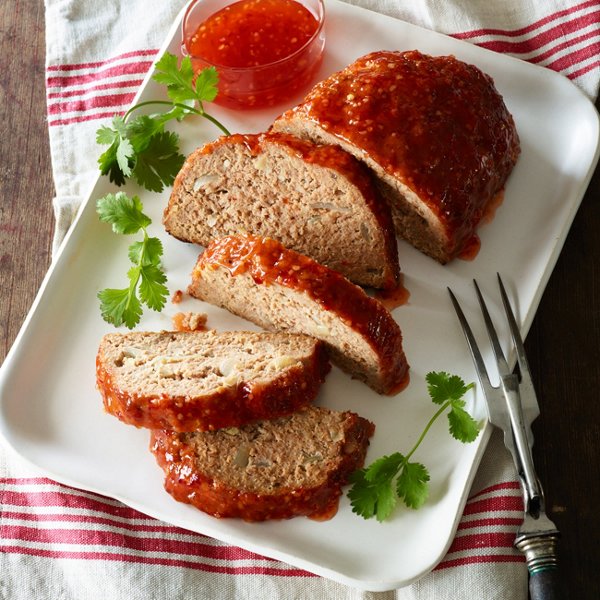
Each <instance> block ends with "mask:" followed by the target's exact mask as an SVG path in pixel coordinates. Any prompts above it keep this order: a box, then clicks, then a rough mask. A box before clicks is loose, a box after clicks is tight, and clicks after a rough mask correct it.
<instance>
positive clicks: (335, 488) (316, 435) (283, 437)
mask: <svg viewBox="0 0 600 600" xmlns="http://www.w3.org/2000/svg"><path fill="white" fill-rule="evenodd" d="M373 432H374V425H373V424H372V423H370V422H369V421H367V420H366V419H363V418H362V417H359V416H358V415H356V414H354V413H351V412H336V411H333V410H328V409H326V408H319V407H315V406H311V407H308V408H306V409H303V410H301V411H299V412H297V413H295V414H293V415H291V416H290V417H285V418H282V419H277V420H269V421H260V422H257V423H254V424H250V425H246V426H244V427H241V428H239V429H238V428H228V429H221V430H219V431H208V432H194V433H177V432H173V431H153V432H152V439H151V445H150V448H151V450H152V452H153V453H154V455H155V456H156V459H157V462H158V463H159V465H160V466H161V467H162V468H163V469H164V471H165V475H166V477H165V489H166V490H167V492H169V494H171V495H172V496H173V497H174V498H175V499H176V500H178V501H180V502H187V503H189V504H192V505H193V506H195V507H197V508H199V509H200V510H202V511H204V512H206V513H208V514H210V515H213V516H215V517H238V518H242V519H245V520H247V521H264V520H267V519H288V518H290V517H295V516H300V515H305V516H308V517H310V518H313V519H317V520H324V519H328V518H331V517H332V516H334V514H335V513H336V511H337V507H338V502H339V497H340V495H341V487H342V486H343V485H344V484H345V483H346V482H347V480H348V475H349V474H350V473H351V472H353V471H354V470H356V469H359V468H361V467H362V466H363V463H364V460H365V454H366V452H367V447H368V445H369V438H370V437H371V436H372V435H373Z"/></svg>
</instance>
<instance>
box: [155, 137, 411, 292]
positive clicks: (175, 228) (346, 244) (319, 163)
mask: <svg viewBox="0 0 600 600" xmlns="http://www.w3.org/2000/svg"><path fill="white" fill-rule="evenodd" d="M163 222H164V225H165V228H166V230H167V231H168V232H169V233H170V234H172V235H173V236H175V237H176V238H179V239H180V240H184V241H187V242H195V243H197V244H200V245H202V246H207V245H208V244H209V243H210V242H211V240H213V239H215V238H217V237H222V236H224V235H230V234H236V233H240V232H248V233H253V234H256V235H262V236H269V237H272V238H274V239H277V240H279V241H280V242H282V243H283V244H284V245H285V246H287V247H289V248H292V249H293V250H296V251H298V252H302V253H303V254H306V255H308V256H310V257H312V258H314V259H315V260H317V261H318V262H320V263H322V264H325V265H327V266H328V267H330V268H332V269H335V270H336V271H340V272H341V273H343V274H344V275H345V276H346V277H348V278H349V279H350V280H351V281H354V282H355V283H358V284H361V285H367V286H373V287H377V288H393V287H395V286H396V285H397V283H398V279H399V267H398V251H397V246H396V234H395V232H394V226H393V222H392V217H391V213H390V209H389V207H388V206H387V204H386V202H385V200H384V199H383V198H382V196H381V194H380V193H379V191H378V189H377V187H376V186H375V184H374V182H373V179H372V175H371V173H370V172H369V170H368V169H367V168H366V167H365V166H364V165H363V164H361V163H360V162H359V161H357V160H356V159H355V158H354V157H353V156H350V155H349V154H348V153H347V152H344V151H343V150H342V149H341V148H339V147H337V146H331V145H329V146H322V145H315V144H313V143H311V142H308V141H302V140H299V139H297V138H294V137H292V136H289V135H284V134H275V133H273V134H261V135H231V136H224V137H221V138H219V139H218V140H217V141H216V142H213V143H210V144H207V145H206V146H203V147H202V148H199V149H198V150H196V151H195V152H194V153H193V154H191V155H190V156H189V157H188V159H187V160H186V162H185V164H184V166H183V168H182V169H181V171H180V173H179V175H178V176H177V178H176V180H175V184H174V186H173V192H172V194H171V198H170V200H169V204H168V206H167V208H166V209H165V212H164V217H163Z"/></svg>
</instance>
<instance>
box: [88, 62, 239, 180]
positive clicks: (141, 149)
mask: <svg viewBox="0 0 600 600" xmlns="http://www.w3.org/2000/svg"><path fill="white" fill-rule="evenodd" d="M152 78H153V79H154V81H156V82H157V83H160V84H164V85H166V86H167V96H168V97H169V100H149V101H146V102H140V103H138V104H136V105H134V106H132V107H131V108H130V109H129V110H128V111H127V112H126V113H125V114H124V115H123V116H119V115H116V116H115V117H114V118H113V120H112V127H108V126H106V125H104V126H102V127H100V129H98V130H97V132H96V142H97V143H98V144H100V145H105V146H106V145H107V146H108V149H107V150H106V151H104V152H103V153H102V155H101V156H100V158H99V159H98V164H99V167H100V172H101V173H102V175H108V176H109V178H110V181H111V182H113V183H115V184H116V185H119V186H120V185H123V184H124V183H125V180H126V178H128V177H132V178H133V179H135V181H137V183H138V184H139V185H141V186H143V187H145V188H146V189H147V190H150V191H152V192H162V190H163V189H164V188H165V187H166V186H170V185H172V184H173V181H174V180H175V176H176V175H177V173H178V172H179V170H180V169H181V166H182V165H183V161H184V160H185V157H184V156H183V155H182V154H181V153H180V152H179V136H178V135H177V134H176V133H174V132H171V131H165V124H166V123H167V122H168V121H170V120H172V119H176V120H177V121H181V120H182V119H183V118H184V117H186V116H187V115H190V114H195V115H199V116H201V117H204V118H205V119H208V120H209V121H210V122H211V123H213V124H214V125H216V126H217V127H218V128H219V129H220V130H221V131H222V132H223V133H225V134H226V135H229V131H228V130H227V128H226V127H225V126H224V125H223V124H222V123H220V122H219V121H218V120H217V119H215V118H214V117H212V116H211V115H209V114H208V113H207V112H206V111H205V110H204V104H203V103H204V102H212V101H213V100H214V99H215V97H216V96H217V83H218V81H219V76H218V74H217V71H216V69H215V68H214V67H208V68H206V69H204V70H202V71H200V72H199V73H198V75H195V73H194V69H193V67H192V61H191V59H190V57H189V56H186V57H184V58H183V59H182V60H181V64H179V63H178V59H177V57H176V56H175V55H174V54H170V53H168V52H167V53H165V54H164V55H163V56H162V57H161V59H160V60H159V61H158V62H157V63H156V65H155V72H154V75H153V76H152ZM150 105H157V106H164V107H165V110H164V111H163V112H159V113H155V114H151V115H140V116H137V117H136V118H130V117H131V115H132V113H133V112H134V111H136V110H138V109H139V108H142V107H145V106H150Z"/></svg>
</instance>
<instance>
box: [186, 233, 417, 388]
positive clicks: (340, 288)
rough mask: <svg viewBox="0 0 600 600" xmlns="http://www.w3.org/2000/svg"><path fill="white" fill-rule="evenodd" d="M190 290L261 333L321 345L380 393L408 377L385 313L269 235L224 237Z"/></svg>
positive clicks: (204, 258)
mask: <svg viewBox="0 0 600 600" xmlns="http://www.w3.org/2000/svg"><path fill="white" fill-rule="evenodd" d="M189 293H190V294H191V295H192V296H194V297H196V298H199V299H201V300H206V301H207V302H210V303H212V304H216V305H219V306H222V307H224V308H227V309H228V310H230V311H231V312H233V313H235V314H236V315H239V316H241V317H244V318H246V319H248V320H250V321H253V322H254V323H256V324H258V325H260V326H262V327H264V328H265V329H270V330H275V331H293V332H297V333H305V334H308V335H312V336H314V337H316V338H319V339H320V340H323V341H324V342H325V343H326V344H327V346H328V348H329V351H330V354H331V358H332V361H333V362H334V363H335V364H337V365H338V366H339V367H341V368H342V369H343V370H345V371H347V372H348V373H350V374H352V375H353V376H355V377H357V378H359V379H362V380H363V381H365V382H366V383H367V384H368V385H369V386H371V387H372V388H373V389H374V390H376V391H377V392H379V393H386V394H389V393H394V392H396V391H397V390H398V389H399V388H400V387H401V385H402V384H403V383H404V382H405V381H406V379H407V372H408V365H407V363H406V358H405V356H404V351H403V349H402V334H401V333H400V328H399V327H398V324H397V323H396V321H394V319H393V318H392V316H391V315H390V313H389V312H388V311H387V310H386V309H385V308H384V306H382V304H381V303H380V302H378V301H377V300H375V299H373V298H371V297H369V296H367V294H366V293H365V292H364V290H363V289H362V288H360V287H358V286H357V285H354V284H353V283H351V282H350V281H348V280H347V279H346V278H345V277H343V276H342V275H340V274H339V273H338V272H337V271H333V270H332V269H328V268H327V267H324V266H323V265H320V264H319V263H317V262H316V261H314V260H312V259H311V258H309V257H307V256H304V255H302V254H299V253H298V252H295V251H293V250H289V249H287V248H285V247H284V246H282V245H281V244H280V243H279V242H277V241H275V240H272V239H270V238H261V237H257V236H253V235H238V236H227V237H224V238H221V239H219V240H215V241H214V242H212V243H211V244H210V245H209V246H208V247H207V248H206V250H205V251H204V253H203V254H201V255H200V257H199V259H198V262H197V263H196V266H195V268H194V271H193V273H192V283H191V284H190V287H189Z"/></svg>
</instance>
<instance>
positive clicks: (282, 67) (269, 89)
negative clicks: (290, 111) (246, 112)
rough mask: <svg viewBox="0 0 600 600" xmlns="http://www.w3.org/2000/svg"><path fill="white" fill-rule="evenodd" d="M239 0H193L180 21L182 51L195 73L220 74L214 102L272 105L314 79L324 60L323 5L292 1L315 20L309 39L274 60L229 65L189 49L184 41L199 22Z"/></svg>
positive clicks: (311, 0) (314, 0) (316, 0)
mask: <svg viewBox="0 0 600 600" xmlns="http://www.w3.org/2000/svg"><path fill="white" fill-rule="evenodd" d="M238 1H239V0H195V1H194V2H191V3H190V5H189V6H188V8H187V11H186V13H185V16H184V18H183V23H182V39H183V41H182V44H181V53H182V54H183V56H189V57H190V58H191V60H192V64H193V67H194V71H195V72H199V71H201V70H202V69H204V68H206V67H210V66H214V67H215V68H216V69H217V71H218V73H219V93H218V95H217V97H216V99H215V101H214V102H215V103H216V104H220V105H221V106H226V107H228V108H234V109H252V108H265V107H269V106H275V105H277V104H280V103H282V102H284V101H286V100H289V99H290V98H292V97H294V96H295V95H296V94H298V93H299V92H300V91H302V90H303V89H304V88H306V87H308V85H309V84H310V83H311V82H312V80H313V79H314V77H315V75H316V73H317V71H318V69H319V67H320V66H321V62H322V60H323V50H324V48H325V30H324V27H323V24H324V21H325V8H324V5H323V0H295V1H296V2H297V3H298V4H301V5H302V6H304V7H305V8H306V9H308V10H309V11H310V12H311V13H312V15H313V16H314V17H315V18H316V20H317V24H318V25H317V29H316V30H315V32H314V34H313V35H312V36H311V38H310V39H309V40H308V41H307V42H306V43H305V44H304V45H303V46H302V47H301V48H298V49H297V50H296V51H294V52H293V53H291V54H289V55H288V56H286V57H284V58H280V59H278V60H276V61H274V62H271V63H268V64H264V65H259V66H252V67H229V66H225V65H220V64H215V63H214V62H210V61H209V60H207V59H205V58H203V57H202V56H194V55H192V54H191V53H190V52H189V50H188V45H187V41H188V40H190V39H191V38H192V36H193V35H194V34H195V33H196V31H197V30H198V27H199V26H200V24H201V23H203V22H204V21H206V20H207V19H208V18H209V17H211V16H212V15H213V14H215V13H216V12H219V11H220V10H222V9H223V8H225V7H226V6H229V5H230V4H233V3H234V2H238Z"/></svg>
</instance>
